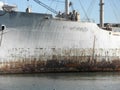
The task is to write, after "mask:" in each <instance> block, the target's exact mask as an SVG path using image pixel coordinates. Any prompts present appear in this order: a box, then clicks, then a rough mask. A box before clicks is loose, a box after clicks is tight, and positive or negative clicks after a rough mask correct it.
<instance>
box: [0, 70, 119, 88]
mask: <svg viewBox="0 0 120 90" xmlns="http://www.w3.org/2000/svg"><path fill="white" fill-rule="evenodd" d="M54 89H55V90H120V73H105V72H104V73H57V74H56V73H51V74H29V75H0V90H54Z"/></svg>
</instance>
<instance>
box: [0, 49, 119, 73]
mask: <svg viewBox="0 0 120 90" xmlns="http://www.w3.org/2000/svg"><path fill="white" fill-rule="evenodd" d="M13 50H14V52H15V53H16V54H13V53H12V54H10V56H9V58H8V60H4V61H2V62H0V73H40V72H84V71H120V58H119V56H117V52H120V50H118V49H116V50H109V51H108V50H107V51H105V50H103V49H100V50H99V51H98V50H94V58H93V49H69V50H67V49H60V48H59V49H56V48H52V49H50V50H51V51H50V50H49V52H50V55H49V53H48V52H47V53H46V51H47V49H43V48H40V49H39V48H36V49H35V54H36V56H32V55H28V54H30V53H29V50H30V49H27V50H24V49H13ZM17 50H20V52H22V54H20V56H21V57H20V56H19V52H17ZM21 50H22V51H21ZM24 52H25V53H24ZM111 52H112V53H111ZM115 52H116V53H115ZM9 53H10V50H9ZM102 54H103V55H104V56H102ZM109 54H110V55H112V56H110V55H109ZM22 55H23V56H22Z"/></svg>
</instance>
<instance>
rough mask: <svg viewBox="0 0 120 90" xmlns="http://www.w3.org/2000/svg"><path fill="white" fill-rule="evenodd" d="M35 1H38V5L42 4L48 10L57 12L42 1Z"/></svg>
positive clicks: (36, 0)
mask: <svg viewBox="0 0 120 90" xmlns="http://www.w3.org/2000/svg"><path fill="white" fill-rule="evenodd" d="M34 1H35V2H36V3H38V4H39V5H41V6H43V7H44V8H46V9H48V10H49V11H51V12H53V13H55V14H58V12H57V11H55V10H54V9H52V8H51V7H49V6H48V5H46V4H44V3H42V2H41V1H40V0H34Z"/></svg>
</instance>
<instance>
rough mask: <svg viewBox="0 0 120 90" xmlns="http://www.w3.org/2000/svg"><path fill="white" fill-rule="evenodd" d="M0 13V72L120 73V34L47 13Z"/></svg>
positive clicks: (92, 24)
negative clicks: (56, 17)
mask: <svg viewBox="0 0 120 90" xmlns="http://www.w3.org/2000/svg"><path fill="white" fill-rule="evenodd" d="M0 14H1V15H0V24H1V28H2V25H4V26H5V29H4V30H3V31H0V33H1V37H0V38H1V46H0V62H1V63H0V72H1V73H33V72H34V73H35V72H36V73H37V72H65V71H66V72H67V71H68V72H69V71H119V70H120V36H119V35H120V33H119V32H117V33H116V32H113V31H106V30H102V29H100V28H99V27H98V26H97V25H96V24H95V23H88V22H78V21H69V20H63V19H55V18H53V17H52V16H51V15H48V14H37V13H25V12H9V13H8V12H7V13H5V12H4V11H1V12H0Z"/></svg>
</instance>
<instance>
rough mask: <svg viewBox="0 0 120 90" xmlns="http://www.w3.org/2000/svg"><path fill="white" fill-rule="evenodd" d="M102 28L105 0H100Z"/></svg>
mask: <svg viewBox="0 0 120 90" xmlns="http://www.w3.org/2000/svg"><path fill="white" fill-rule="evenodd" d="M100 27H101V28H103V27H104V0H100Z"/></svg>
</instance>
